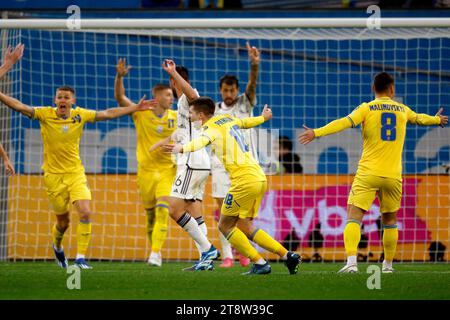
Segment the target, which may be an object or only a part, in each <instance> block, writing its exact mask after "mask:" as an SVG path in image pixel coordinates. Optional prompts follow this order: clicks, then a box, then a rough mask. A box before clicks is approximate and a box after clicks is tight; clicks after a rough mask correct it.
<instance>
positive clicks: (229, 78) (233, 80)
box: [219, 74, 239, 88]
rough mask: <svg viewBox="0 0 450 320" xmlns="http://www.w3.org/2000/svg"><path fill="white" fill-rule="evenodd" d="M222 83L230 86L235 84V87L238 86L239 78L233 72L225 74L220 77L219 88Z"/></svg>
mask: <svg viewBox="0 0 450 320" xmlns="http://www.w3.org/2000/svg"><path fill="white" fill-rule="evenodd" d="M224 83H225V84H227V85H229V86H232V85H234V84H235V85H236V88H239V80H238V78H237V77H236V76H235V75H233V74H226V75H224V76H222V78H220V85H219V88H222V84H224Z"/></svg>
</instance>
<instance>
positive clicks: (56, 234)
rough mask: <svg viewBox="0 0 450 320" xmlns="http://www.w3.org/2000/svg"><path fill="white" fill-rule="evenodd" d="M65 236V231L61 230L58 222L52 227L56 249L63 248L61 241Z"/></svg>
mask: <svg viewBox="0 0 450 320" xmlns="http://www.w3.org/2000/svg"><path fill="white" fill-rule="evenodd" d="M63 237H64V232H61V231H59V229H58V227H57V226H56V224H54V225H53V227H52V238H53V244H54V245H55V248H56V249H58V250H59V249H61V242H62V239H63Z"/></svg>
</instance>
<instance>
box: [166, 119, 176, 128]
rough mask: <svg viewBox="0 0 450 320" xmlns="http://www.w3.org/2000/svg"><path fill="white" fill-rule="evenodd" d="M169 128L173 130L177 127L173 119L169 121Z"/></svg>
mask: <svg viewBox="0 0 450 320" xmlns="http://www.w3.org/2000/svg"><path fill="white" fill-rule="evenodd" d="M167 126H168V127H169V128H173V127H174V126H175V121H174V120H173V119H169V121H168V124H167Z"/></svg>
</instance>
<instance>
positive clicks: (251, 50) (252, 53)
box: [245, 41, 261, 64]
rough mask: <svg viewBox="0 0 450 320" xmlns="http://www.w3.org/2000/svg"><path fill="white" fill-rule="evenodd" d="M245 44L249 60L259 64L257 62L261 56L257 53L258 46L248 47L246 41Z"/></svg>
mask: <svg viewBox="0 0 450 320" xmlns="http://www.w3.org/2000/svg"><path fill="white" fill-rule="evenodd" d="M245 45H246V47H247V51H248V56H249V58H250V60H251V62H252V63H254V64H259V62H260V61H261V56H260V54H259V50H258V48H256V47H250V43H249V42H248V41H247V43H246V44H245Z"/></svg>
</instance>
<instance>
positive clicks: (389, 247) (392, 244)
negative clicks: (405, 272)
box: [383, 224, 398, 262]
mask: <svg viewBox="0 0 450 320" xmlns="http://www.w3.org/2000/svg"><path fill="white" fill-rule="evenodd" d="M397 241H398V228H397V225H396V224H394V225H384V226H383V247H384V259H385V260H386V261H388V262H392V260H394V256H395V251H396V249H397Z"/></svg>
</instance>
